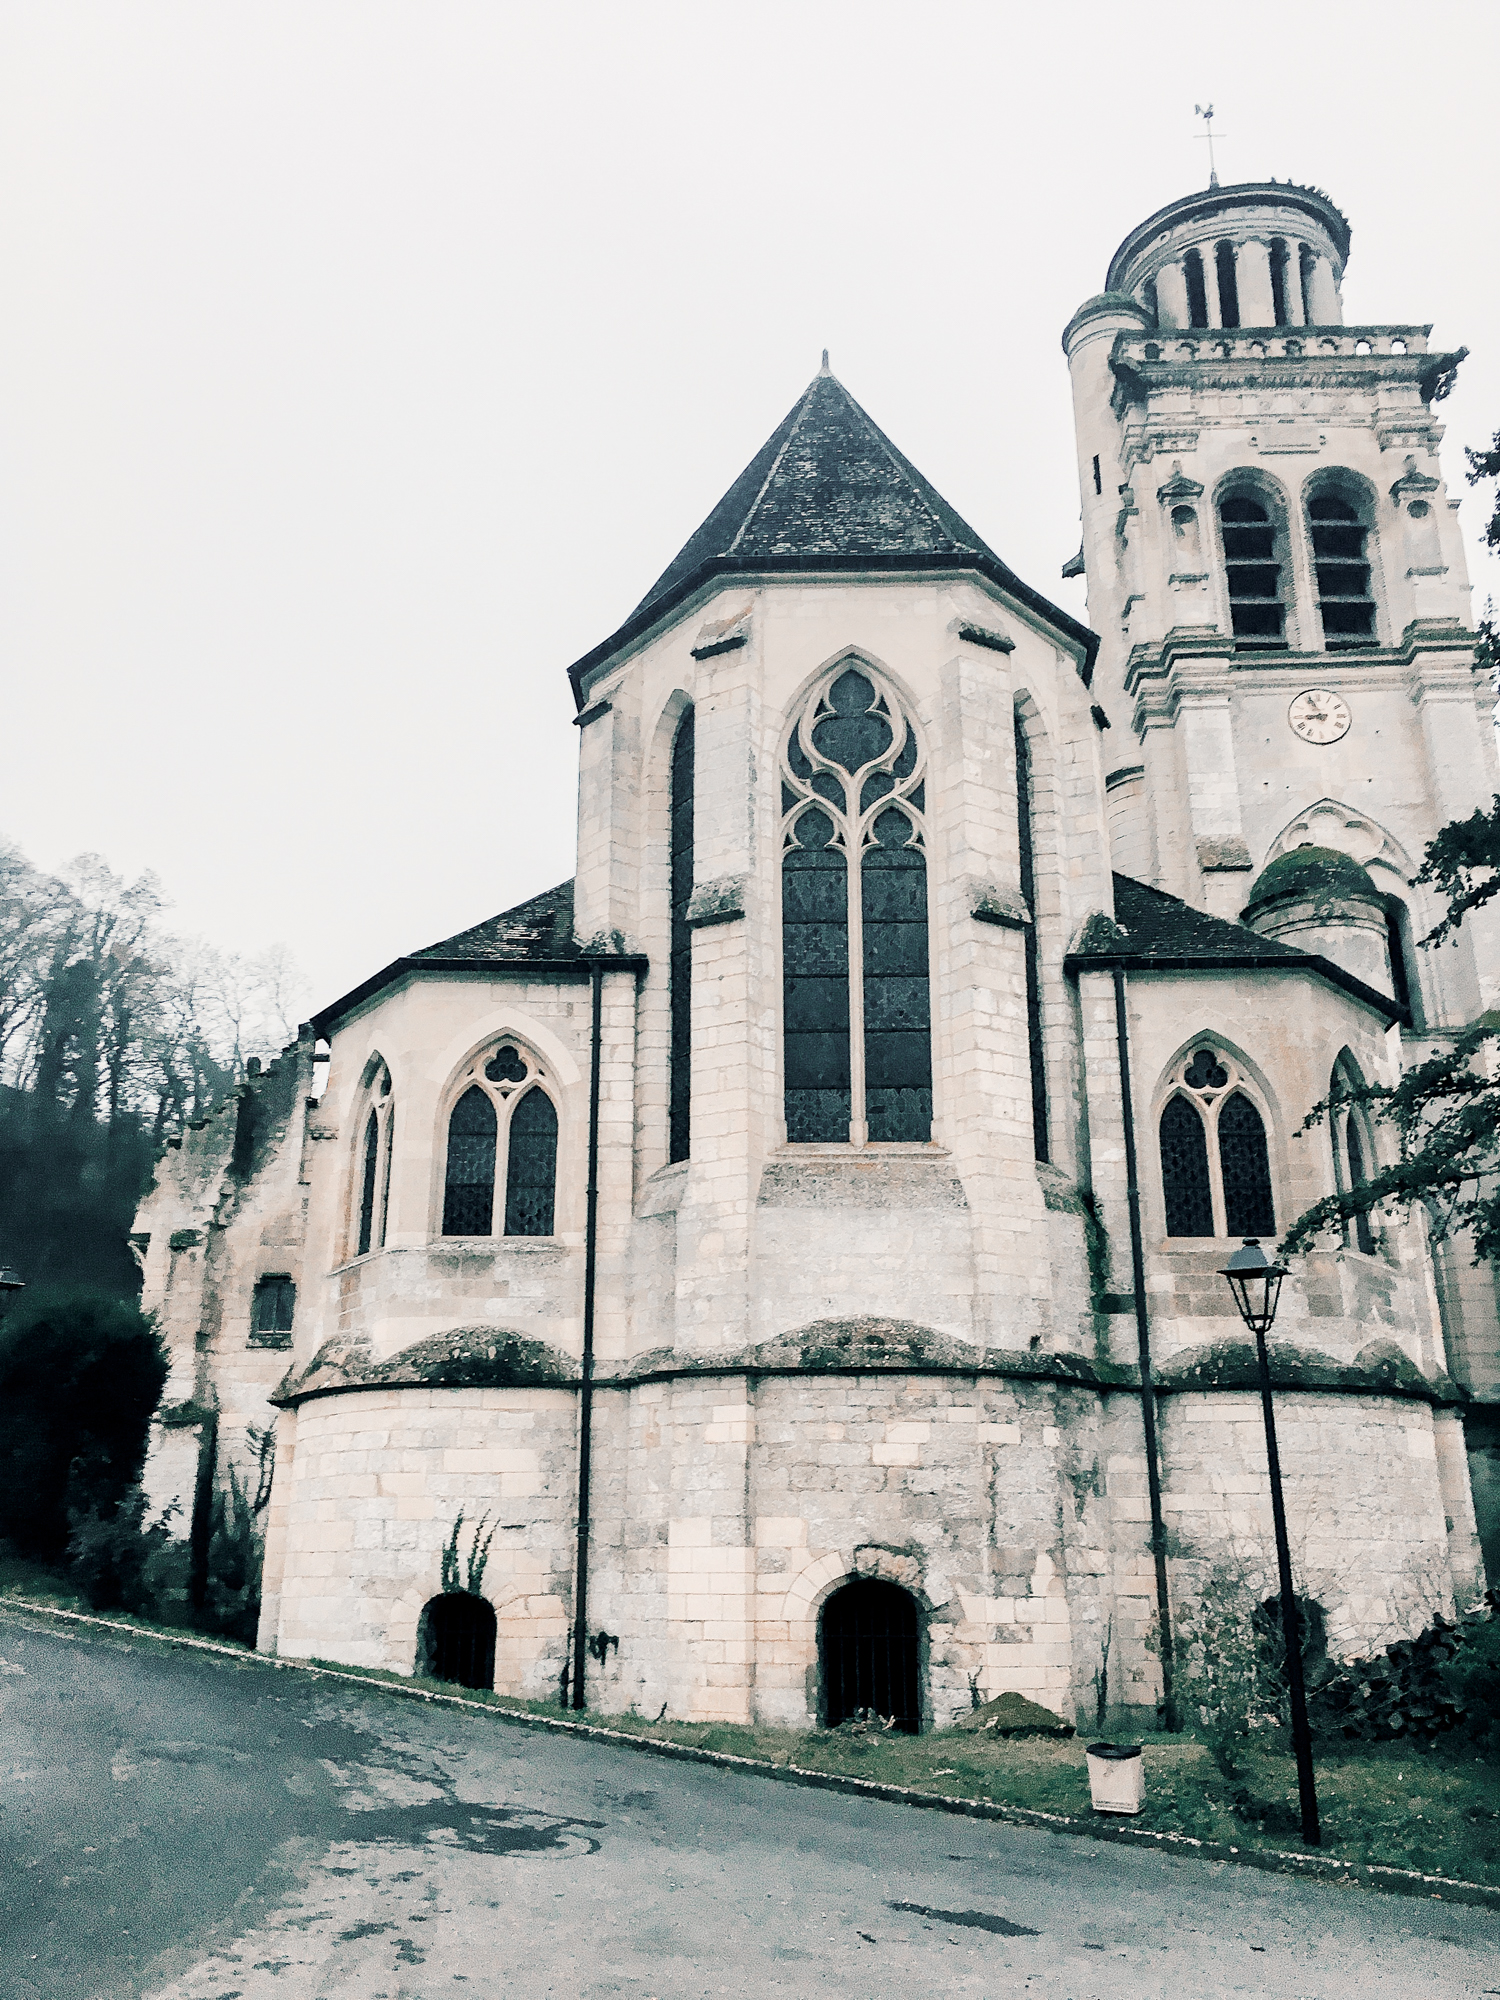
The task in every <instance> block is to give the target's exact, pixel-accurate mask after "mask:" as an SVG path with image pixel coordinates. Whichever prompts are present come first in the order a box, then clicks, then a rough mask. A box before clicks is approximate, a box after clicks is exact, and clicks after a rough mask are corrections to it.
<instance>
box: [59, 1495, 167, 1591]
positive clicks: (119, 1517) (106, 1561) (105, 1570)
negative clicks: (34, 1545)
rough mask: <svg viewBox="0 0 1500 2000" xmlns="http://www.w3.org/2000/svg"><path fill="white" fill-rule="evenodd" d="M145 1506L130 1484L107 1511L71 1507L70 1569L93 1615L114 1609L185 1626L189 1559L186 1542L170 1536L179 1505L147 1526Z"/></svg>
mask: <svg viewBox="0 0 1500 2000" xmlns="http://www.w3.org/2000/svg"><path fill="white" fill-rule="evenodd" d="M146 1504H147V1503H146V1495H145V1493H144V1492H143V1491H142V1489H141V1488H140V1487H139V1486H133V1487H131V1489H130V1491H129V1492H128V1493H126V1494H125V1495H124V1497H123V1498H122V1499H121V1500H119V1501H118V1502H116V1503H115V1505H114V1506H113V1508H111V1509H110V1510H109V1511H108V1512H105V1511H101V1509H99V1508H98V1507H90V1508H88V1509H87V1510H86V1511H85V1512H79V1511H78V1510H77V1509H74V1511H73V1513H72V1515H71V1517H70V1518H71V1521H72V1530H73V1531H72V1534H71V1535H70V1536H69V1537H68V1568H69V1571H70V1573H71V1575H72V1578H73V1581H74V1582H75V1583H76V1584H77V1586H78V1589H79V1590H80V1591H81V1592H82V1594H83V1595H84V1597H86V1598H87V1599H88V1601H89V1603H90V1604H91V1605H92V1606H93V1607H94V1609H95V1610H96V1611H111V1610H114V1609H116V1608H117V1607H118V1608H121V1609H123V1610H126V1611H134V1612H136V1613H137V1614H138V1615H139V1616H141V1617H144V1618H155V1619H157V1620H159V1621H160V1622H161V1623H162V1624H164V1625H181V1624H185V1623H186V1622H187V1620H188V1617H189V1612H188V1565H189V1560H190V1558H189V1554H188V1547H187V1544H186V1542H184V1541H182V1540H180V1539H179V1538H178V1537H177V1536H175V1535H174V1534H173V1533H172V1522H173V1518H174V1517H175V1515H176V1514H177V1513H178V1511H179V1509H178V1503H177V1502H176V1501H175V1500H174V1501H172V1502H171V1504H170V1505H169V1506H168V1507H166V1508H165V1509H164V1510H163V1512H162V1514H161V1516H160V1518H159V1519H157V1520H155V1521H153V1522H151V1523H150V1524H149V1525H148V1524H147V1521H146Z"/></svg>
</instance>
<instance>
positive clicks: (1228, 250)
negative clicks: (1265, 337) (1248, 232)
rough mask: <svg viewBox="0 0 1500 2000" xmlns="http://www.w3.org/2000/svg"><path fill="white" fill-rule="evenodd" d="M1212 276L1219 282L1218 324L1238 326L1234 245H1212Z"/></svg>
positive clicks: (1237, 286) (1238, 293) (1238, 303)
mask: <svg viewBox="0 0 1500 2000" xmlns="http://www.w3.org/2000/svg"><path fill="white" fill-rule="evenodd" d="M1214 274H1215V276H1216V277H1217V278H1218V281H1219V324H1220V326H1238V325H1239V323H1240V291H1239V284H1238V282H1237V280H1236V278H1235V270H1234V245H1233V244H1232V243H1228V242H1225V243H1216V244H1215V245H1214Z"/></svg>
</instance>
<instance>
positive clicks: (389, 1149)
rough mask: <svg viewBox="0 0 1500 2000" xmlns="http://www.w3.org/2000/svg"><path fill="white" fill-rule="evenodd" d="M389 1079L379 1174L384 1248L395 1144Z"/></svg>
mask: <svg viewBox="0 0 1500 2000" xmlns="http://www.w3.org/2000/svg"><path fill="white" fill-rule="evenodd" d="M390 1087H391V1080H390V1078H389V1076H387V1077H386V1079H385V1084H384V1090H385V1093H386V1106H385V1171H384V1172H383V1173H382V1175H381V1176H380V1247H381V1249H382V1250H383V1249H384V1248H385V1232H386V1229H387V1228H388V1226H389V1224H390V1219H391V1155H392V1153H393V1152H394V1150H395V1144H396V1107H395V1105H394V1104H392V1103H391V1101H390V1097H389V1092H390Z"/></svg>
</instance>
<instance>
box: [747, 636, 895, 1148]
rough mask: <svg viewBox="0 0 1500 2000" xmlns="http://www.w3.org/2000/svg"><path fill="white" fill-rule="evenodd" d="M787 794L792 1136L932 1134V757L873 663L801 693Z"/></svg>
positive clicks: (799, 1140)
mask: <svg viewBox="0 0 1500 2000" xmlns="http://www.w3.org/2000/svg"><path fill="white" fill-rule="evenodd" d="M781 807H782V849H783V852H782V877H781V911H782V936H781V942H782V988H783V990H782V999H783V1016H782V1032H783V1038H784V1053H785V1106H786V1127H787V1138H788V1140H790V1141H791V1142H792V1143H793V1144H817V1143H822V1144H838V1145H842V1144H854V1145H864V1144H866V1143H867V1142H868V1143H872V1144H880V1143H891V1142H899V1141H918V1142H919V1141H925V1140H927V1139H930V1138H931V1136H932V1048H931V1042H932V1032H931V1031H932V1014H931V998H930V990H929V981H928V947H927V857H926V851H925V841H926V821H925V807H926V785H925V775H924V763H923V759H922V755H921V748H920V745H919V743H918V741H917V736H916V732H915V730H914V729H913V727H912V725H911V723H910V721H909V720H908V718H907V717H906V715H905V713H904V712H903V710H902V708H901V706H900V704H899V702H897V701H896V700H895V698H894V697H893V696H891V695H889V694H887V693H885V692H884V691H883V690H882V688H881V687H879V686H878V685H877V683H876V680H875V677H874V676H873V675H872V674H871V673H870V672H868V671H867V670H865V669H864V668H862V667H852V666H846V667H843V668H841V669H835V670H834V671H833V672H832V673H830V674H829V675H828V676H827V677H826V678H825V679H824V680H823V681H822V682H820V684H819V686H818V688H817V689H816V690H815V691H814V693H813V695H812V696H811V698H810V699H809V700H808V701H807V703H806V704H805V705H804V707H803V709H802V712H801V714H800V715H799V716H798V718H797V721H796V723H795V725H794V726H793V728H792V731H791V734H790V737H789V738H788V741H787V744H786V748H785V751H784V753H783V757H782V765H781Z"/></svg>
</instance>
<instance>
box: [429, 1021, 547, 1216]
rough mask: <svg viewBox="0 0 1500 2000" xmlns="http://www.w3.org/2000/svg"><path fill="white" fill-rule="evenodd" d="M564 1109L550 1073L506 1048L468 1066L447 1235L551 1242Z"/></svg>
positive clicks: (455, 1112) (447, 1198) (455, 1124)
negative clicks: (497, 1233) (560, 1115)
mask: <svg viewBox="0 0 1500 2000" xmlns="http://www.w3.org/2000/svg"><path fill="white" fill-rule="evenodd" d="M557 1132H558V1123H557V1107H556V1105H555V1104H554V1103H553V1101H552V1097H551V1093H550V1091H549V1090H548V1089H547V1088H546V1071H545V1070H544V1069H543V1067H542V1065H541V1064H540V1063H539V1062H538V1061H537V1059H536V1057H535V1056H534V1055H532V1054H531V1053H530V1051H529V1050H526V1049H523V1048H521V1047H519V1046H518V1045H517V1044H516V1043H515V1042H511V1041H505V1042H502V1043H501V1044H500V1046H499V1047H498V1048H496V1049H494V1050H492V1051H491V1052H490V1053H489V1054H488V1055H481V1056H478V1057H476V1058H475V1060H474V1061H473V1062H472V1063H471V1064H470V1065H469V1068H468V1070H467V1071H466V1072H465V1074H464V1076H463V1077H462V1078H460V1080H459V1095H458V1100H457V1102H456V1103H455V1104H454V1106H453V1109H452V1111H451V1112H450V1114H449V1118H448V1148H447V1157H446V1162H445V1166H444V1174H443V1223H442V1233H443V1235H444V1236H490V1235H493V1234H494V1233H495V1208H496V1196H497V1190H498V1191H500V1193H501V1201H502V1204H503V1205H502V1207H501V1220H502V1229H501V1233H502V1234H503V1235H506V1236H550V1235H552V1233H553V1228H554V1210H555V1206H556V1189H557Z"/></svg>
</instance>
